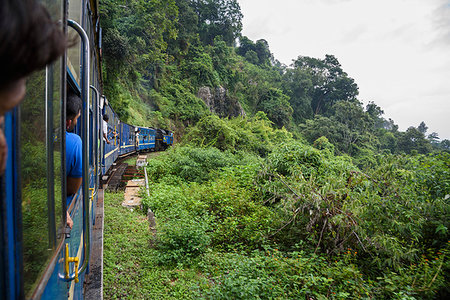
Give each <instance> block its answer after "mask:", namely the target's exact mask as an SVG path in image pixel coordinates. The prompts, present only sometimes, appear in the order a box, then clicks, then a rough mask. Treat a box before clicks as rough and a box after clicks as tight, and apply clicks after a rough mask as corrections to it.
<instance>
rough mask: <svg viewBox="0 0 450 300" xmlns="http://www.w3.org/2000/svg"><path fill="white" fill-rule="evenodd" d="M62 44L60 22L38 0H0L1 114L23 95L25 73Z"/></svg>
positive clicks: (51, 58) (54, 54) (41, 65)
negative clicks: (52, 17)
mask: <svg viewBox="0 0 450 300" xmlns="http://www.w3.org/2000/svg"><path fill="white" fill-rule="evenodd" d="M65 48H66V39H65V37H64V34H63V32H62V31H61V28H60V26H59V25H58V24H57V23H56V22H54V21H53V20H52V19H51V18H50V16H49V14H48V12H47V10H46V9H45V8H44V6H42V5H41V4H40V3H39V2H38V1H36V0H20V1H17V0H2V1H0V66H1V68H2V71H1V72H0V116H2V115H4V114H5V112H7V111H8V110H10V109H12V108H13V107H14V106H16V105H17V104H19V102H20V101H21V100H22V99H23V97H24V96H25V82H26V77H27V76H28V75H29V74H31V73H32V72H33V71H35V70H38V69H42V68H44V67H45V65H47V64H49V63H50V62H52V61H54V60H55V59H56V58H57V57H58V56H60V55H62V54H63V52H64V50H65Z"/></svg>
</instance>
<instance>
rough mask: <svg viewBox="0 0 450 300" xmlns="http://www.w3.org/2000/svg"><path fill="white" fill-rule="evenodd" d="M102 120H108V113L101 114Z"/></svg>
mask: <svg viewBox="0 0 450 300" xmlns="http://www.w3.org/2000/svg"><path fill="white" fill-rule="evenodd" d="M103 120H104V121H106V122H108V120H109V117H108V114H104V115H103Z"/></svg>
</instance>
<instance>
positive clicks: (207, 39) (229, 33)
mask: <svg viewBox="0 0 450 300" xmlns="http://www.w3.org/2000/svg"><path fill="white" fill-rule="evenodd" d="M190 3H191V6H192V7H193V9H194V11H195V12H196V13H197V15H198V26H199V34H200V39H201V40H202V41H203V42H204V43H206V44H209V45H211V44H212V43H213V41H214V38H215V37H216V36H218V35H220V36H222V38H223V40H224V41H225V42H226V43H227V44H228V45H229V46H232V45H234V43H235V40H236V38H237V37H238V36H239V35H240V34H241V31H242V17H243V15H242V13H241V7H240V6H239V3H238V2H237V0H190Z"/></svg>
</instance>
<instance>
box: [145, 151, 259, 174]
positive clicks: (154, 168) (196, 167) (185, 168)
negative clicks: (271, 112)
mask: <svg viewBox="0 0 450 300" xmlns="http://www.w3.org/2000/svg"><path fill="white" fill-rule="evenodd" d="M256 161H257V159H256V158H255V157H253V156H251V155H248V154H245V153H237V154H236V155H233V154H232V153H231V152H221V151H220V150H219V149H217V148H213V147H208V148H193V147H175V148H173V149H171V150H169V151H168V153H167V154H166V155H162V156H161V158H160V159H158V160H151V161H150V162H149V165H148V172H149V174H150V176H152V177H153V178H154V180H160V179H161V178H163V177H165V176H168V175H173V176H177V177H179V178H180V179H181V180H184V181H195V182H203V181H208V180H210V179H211V178H213V177H214V176H215V173H214V172H216V171H219V170H221V169H222V168H224V167H229V166H233V165H244V164H247V163H252V162H256Z"/></svg>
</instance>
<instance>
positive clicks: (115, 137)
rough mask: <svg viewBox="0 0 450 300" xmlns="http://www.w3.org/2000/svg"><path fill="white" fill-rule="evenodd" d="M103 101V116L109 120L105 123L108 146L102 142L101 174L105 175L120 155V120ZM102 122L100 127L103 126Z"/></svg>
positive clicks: (105, 101) (105, 100) (106, 102)
mask: <svg viewBox="0 0 450 300" xmlns="http://www.w3.org/2000/svg"><path fill="white" fill-rule="evenodd" d="M103 99H104V104H103V109H102V110H103V115H105V114H107V115H108V117H109V120H108V122H107V128H106V131H107V137H108V140H109V142H110V143H109V144H107V143H105V142H103V147H104V151H103V152H104V162H103V167H102V174H106V173H107V172H108V170H109V169H110V168H111V166H112V165H113V163H114V162H115V161H116V159H117V157H119V155H120V132H119V131H120V120H119V117H118V116H117V114H116V113H115V112H114V110H113V109H112V107H111V106H110V105H109V103H108V100H107V99H106V98H103ZM103 123H104V122H102V126H103ZM102 136H103V127H102Z"/></svg>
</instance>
